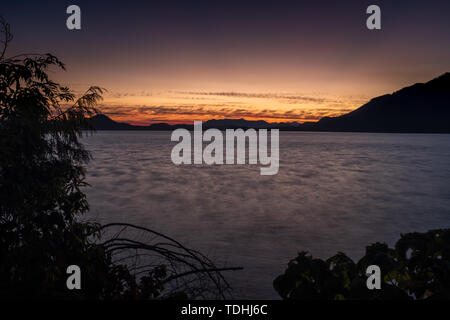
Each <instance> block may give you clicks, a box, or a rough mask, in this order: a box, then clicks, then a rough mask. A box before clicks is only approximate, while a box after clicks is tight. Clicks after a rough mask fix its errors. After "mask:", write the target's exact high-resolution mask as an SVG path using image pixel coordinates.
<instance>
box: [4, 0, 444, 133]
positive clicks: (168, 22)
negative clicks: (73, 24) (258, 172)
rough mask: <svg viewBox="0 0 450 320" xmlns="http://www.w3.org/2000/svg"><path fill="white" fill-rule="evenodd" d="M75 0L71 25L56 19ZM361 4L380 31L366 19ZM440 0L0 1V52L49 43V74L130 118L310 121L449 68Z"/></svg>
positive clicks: (32, 48)
mask: <svg viewBox="0 0 450 320" xmlns="http://www.w3.org/2000/svg"><path fill="white" fill-rule="evenodd" d="M71 4H77V5H79V6H80V8H81V12H82V30H80V31H70V30H68V29H67V28H66V18H67V16H68V15H67V14H66V8H67V6H68V5H71ZM370 4H378V5H379V6H380V7H381V10H382V30H377V31H370V30H368V29H367V28H366V18H367V16H368V15H367V14H366V13H365V11H366V8H367V6H368V5H370ZM449 12H450V1H448V0H446V1H295V2H283V1H272V2H265V1H220V2H219V1H190V0H189V1H188V0H185V1H160V2H157V1H131V0H130V1H114V2H113V1H54V2H52V1H20V0H18V1H8V2H7V3H6V1H3V3H2V4H1V5H0V15H2V16H3V17H4V18H5V19H6V20H7V21H8V22H9V23H10V24H11V26H12V29H13V33H14V35H15V38H14V41H13V43H12V44H11V47H10V52H9V54H10V55H12V54H16V53H29V52H32V53H35V52H42V53H46V52H51V53H53V54H55V55H57V56H58V57H59V58H60V59H62V60H63V61H64V62H65V63H66V65H67V72H59V71H58V72H55V73H54V77H55V79H56V80H58V81H60V82H62V83H64V84H67V85H69V86H70V87H72V88H73V89H74V90H75V92H76V93H78V94H81V93H82V92H84V91H85V90H86V89H87V88H88V87H89V86H90V85H98V86H101V87H104V88H106V89H108V93H107V94H106V95H105V97H104V101H103V102H102V104H101V105H100V109H101V110H102V111H103V112H104V113H106V114H107V115H109V116H110V117H111V118H113V119H115V120H118V121H126V122H130V123H133V124H149V123H155V122H169V123H181V122H183V123H190V122H192V121H193V120H207V119H212V118H215V119H220V118H245V119H249V120H255V119H263V120H266V121H269V122H284V121H298V122H303V121H316V120H318V119H320V118H321V117H323V116H325V115H339V114H342V113H346V112H348V111H351V110H353V109H355V108H357V107H359V106H360V105H362V104H363V103H365V102H367V101H368V100H369V99H370V98H372V97H374V96H377V95H381V94H385V93H391V92H392V91H395V90H397V89H399V88H401V87H403V86H406V85H410V84H412V83H415V82H425V81H428V80H430V79H432V78H434V77H436V76H438V75H440V74H442V73H444V72H446V71H447V72H448V71H450V41H449V38H448V35H449V34H450V19H449Z"/></svg>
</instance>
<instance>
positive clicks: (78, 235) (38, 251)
mask: <svg viewBox="0 0 450 320" xmlns="http://www.w3.org/2000/svg"><path fill="white" fill-rule="evenodd" d="M0 28H1V29H0V31H1V36H2V41H1V44H2V45H3V47H4V48H3V49H2V50H0V54H1V56H0V150H1V156H0V297H2V298H26V297H29V298H64V299H66V298H67V299H71V298H84V299H86V298H88V299H133V298H134V299H154V298H164V297H175V296H176V297H178V298H180V297H189V298H195V297H199V296H201V297H204V296H211V295H215V296H219V297H224V296H225V294H226V293H227V292H228V291H227V290H228V289H229V286H228V285H227V283H226V281H225V279H224V278H223V277H222V276H221V274H220V271H222V270H226V269H218V268H217V267H215V266H214V264H213V263H212V262H211V261H210V260H208V259H207V258H206V257H204V256H203V255H201V254H200V253H198V252H195V251H193V250H189V249H187V248H185V247H183V246H181V244H179V243H178V242H176V241H174V240H172V239H170V238H167V237H165V242H164V243H158V242H157V243H154V244H152V245H150V244H148V243H142V242H137V241H135V240H133V239H130V238H120V239H118V238H117V235H116V236H112V237H111V238H107V236H108V235H109V234H111V232H108V231H112V230H111V229H113V228H115V227H117V226H118V225H109V226H101V225H99V224H97V223H94V222H87V221H82V219H81V217H82V215H83V214H84V213H86V212H87V211H88V210H89V205H88V202H87V200H86V195H85V194H84V193H83V188H84V187H86V186H87V183H86V181H85V169H84V166H85V165H86V164H87V163H88V161H89V160H90V157H91V156H90V154H89V152H88V151H87V150H86V149H85V148H84V146H83V145H82V144H81V143H80V140H79V138H80V137H82V135H83V134H85V133H86V134H88V133H89V132H92V127H91V123H90V121H89V118H90V117H92V116H93V115H95V114H97V110H96V108H95V105H96V104H97V103H98V102H99V101H100V100H101V98H102V93H103V92H104V90H103V89H102V88H99V87H91V88H89V89H88V90H87V91H86V93H85V94H83V95H82V96H81V97H79V98H78V99H76V98H75V95H74V93H73V92H72V91H71V90H70V89H69V88H68V87H65V86H61V85H60V84H58V83H56V82H54V81H52V80H51V79H50V78H49V75H48V71H49V69H50V68H51V67H57V68H60V69H64V64H63V63H62V62H61V61H60V60H58V58H56V57H55V56H53V55H51V54H25V55H18V56H14V57H6V56H5V53H6V49H7V46H8V44H9V42H10V41H11V40H12V35H11V33H10V31H9V30H10V28H9V25H8V24H7V23H6V22H4V21H3V20H2V21H0ZM119 226H120V225H119ZM121 227H122V228H125V227H126V228H135V229H136V228H139V227H136V226H131V225H127V226H121ZM145 232H147V233H152V234H153V235H159V236H160V237H164V236H163V235H161V234H156V233H155V232H153V231H151V230H149V229H145ZM129 249H132V250H133V251H134V254H131V256H130V255H129V256H126V257H125V256H124V254H125V253H127V251H129ZM142 250H144V251H145V254H147V255H148V254H149V253H151V254H152V255H153V256H156V258H153V259H151V260H150V262H149V260H146V264H144V265H141V266H140V267H139V268H137V267H136V259H137V258H139V254H140V253H139V252H140V251H142ZM161 256H162V257H163V258H164V259H162V260H161V259H159V260H158V259H157V258H158V257H161ZM117 257H121V259H117ZM127 257H128V258H130V257H131V258H133V260H134V263H135V264H134V265H133V266H131V265H130V261H129V260H127V259H128V258H127ZM157 261H160V262H161V261H162V262H164V263H165V264H162V263H159V264H155V262H157ZM72 264H76V265H78V266H80V268H81V270H82V290H80V291H78V290H73V291H70V290H68V289H67V288H66V279H67V276H68V275H67V274H66V268H67V267H68V266H69V265H72ZM232 269H233V268H232ZM143 271H144V272H143ZM205 275H206V279H205ZM199 280H201V281H199ZM174 282H176V283H177V284H178V286H174V287H171V288H169V289H168V287H167V285H168V284H170V283H174ZM180 283H181V285H180ZM207 294H209V295H207Z"/></svg>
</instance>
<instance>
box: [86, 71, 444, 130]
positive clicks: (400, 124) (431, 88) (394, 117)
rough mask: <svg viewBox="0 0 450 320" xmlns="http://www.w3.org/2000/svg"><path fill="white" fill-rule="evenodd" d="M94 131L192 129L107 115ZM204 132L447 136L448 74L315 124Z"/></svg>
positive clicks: (239, 122)
mask: <svg viewBox="0 0 450 320" xmlns="http://www.w3.org/2000/svg"><path fill="white" fill-rule="evenodd" d="M92 121H93V122H92V123H93V125H94V127H95V128H96V129H97V130H173V129H176V128H186V129H192V128H193V126H192V125H169V124H166V123H158V124H152V125H150V126H133V125H131V124H128V123H121V122H116V121H113V120H111V119H110V118H108V117H107V116H106V115H97V116H94V117H93V118H92ZM203 127H204V128H205V129H207V128H218V129H227V128H231V129H234V128H279V129H280V130H295V131H345V132H399V133H401V132H402V133H407V132H409V133H450V73H448V72H447V73H445V74H443V75H441V76H439V77H437V78H435V79H433V80H431V81H429V82H426V83H416V84H414V85H412V86H409V87H406V88H403V89H401V90H399V91H396V92H394V93H392V94H386V95H383V96H379V97H376V98H373V99H372V100H370V101H369V102H368V103H366V104H365V105H363V106H361V107H360V108H358V109H356V110H354V111H352V112H349V113H347V114H344V115H342V116H339V117H324V118H322V119H320V120H319V121H318V122H317V123H312V122H309V123H303V124H300V123H298V122H286V123H268V122H266V121H263V120H258V121H249V120H245V119H219V120H216V119H212V120H208V121H206V122H204V123H203Z"/></svg>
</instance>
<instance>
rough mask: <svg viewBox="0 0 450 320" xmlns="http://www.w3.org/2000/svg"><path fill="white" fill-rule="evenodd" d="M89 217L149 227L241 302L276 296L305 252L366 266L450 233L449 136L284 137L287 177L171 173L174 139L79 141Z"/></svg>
mask: <svg viewBox="0 0 450 320" xmlns="http://www.w3.org/2000/svg"><path fill="white" fill-rule="evenodd" d="M82 141H83V143H85V144H86V146H87V148H88V149H89V150H90V151H91V152H92V155H93V157H94V160H93V161H91V162H90V163H89V165H88V167H87V181H88V182H89V183H90V184H91V187H90V188H88V189H86V192H87V194H88V200H89V203H90V205H91V212H90V213H89V215H88V216H89V218H91V219H96V220H98V221H99V222H102V223H106V222H129V223H133V224H138V225H142V226H145V227H149V228H151V229H153V230H157V231H159V232H161V233H164V234H166V235H168V236H171V237H173V238H175V239H177V240H179V241H181V242H182V243H183V244H185V245H187V246H189V247H191V248H193V249H197V250H200V251H201V252H203V253H205V254H207V255H208V256H209V257H210V258H212V259H213V260H214V261H215V262H216V264H218V265H226V266H242V267H244V268H245V269H244V270H243V271H235V272H230V273H226V274H225V275H226V276H227V279H228V280H229V281H230V283H231V285H232V286H233V288H234V297H235V298H252V299H271V298H278V295H277V293H276V292H275V290H274V289H273V288H272V281H273V279H274V278H275V277H276V276H277V275H279V274H281V273H283V272H284V270H285V267H286V264H287V263H288V261H289V260H290V259H292V258H294V257H295V256H296V254H297V252H299V251H309V252H310V253H311V254H312V255H313V256H314V257H319V258H327V257H329V256H331V255H333V254H335V253H336V252H338V251H342V252H345V253H346V254H348V255H349V256H350V257H351V258H353V259H359V258H360V257H361V256H362V255H363V253H364V250H365V246H366V245H369V244H371V243H373V242H375V241H381V242H386V243H388V244H389V245H393V244H394V243H395V241H396V240H397V239H398V238H399V236H400V233H406V232H411V231H426V230H428V229H432V228H449V227H450V135H436V134H377V133H373V134H370V133H311V132H280V169H279V172H278V174H277V175H273V176H261V175H260V169H259V168H260V165H259V164H258V165H214V166H207V165H184V166H175V165H174V164H173V163H172V161H171V158H170V154H171V150H172V147H173V146H174V144H175V143H173V142H170V132H155V131H142V132H136V131H99V132H97V133H96V134H94V135H93V136H90V137H88V138H83V140H82Z"/></svg>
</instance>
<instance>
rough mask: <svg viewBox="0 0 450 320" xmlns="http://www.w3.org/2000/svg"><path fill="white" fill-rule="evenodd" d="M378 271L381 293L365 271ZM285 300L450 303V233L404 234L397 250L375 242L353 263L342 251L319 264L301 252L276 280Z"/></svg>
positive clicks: (432, 231)
mask: <svg viewBox="0 0 450 320" xmlns="http://www.w3.org/2000/svg"><path fill="white" fill-rule="evenodd" d="M370 265H377V266H379V267H380V269H381V282H382V283H381V289H380V290H369V289H368V288H367V285H366V281H367V276H366V270H367V267H368V266H370ZM274 288H275V290H276V291H277V292H278V293H279V295H280V296H281V297H282V298H283V299H327V300H344V299H380V300H397V299H405V300H407V299H449V298H450V229H442V230H430V231H428V232H426V233H408V234H405V235H402V236H401V238H400V240H398V241H397V243H396V245H395V248H394V249H391V248H389V247H388V246H387V245H386V244H383V243H378V242H377V243H375V244H372V245H370V246H368V247H366V254H365V255H364V257H362V258H361V259H360V260H359V261H358V263H354V262H353V261H352V260H351V259H350V258H349V257H347V256H346V255H345V254H344V253H338V254H336V255H335V256H333V257H331V258H329V259H327V260H326V261H323V260H321V259H313V258H312V257H311V255H309V254H308V253H307V252H300V253H299V255H298V257H297V258H295V259H293V260H291V261H290V262H289V264H288V268H287V269H286V271H285V273H284V274H282V275H280V276H278V277H277V278H276V279H275V281H274Z"/></svg>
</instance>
